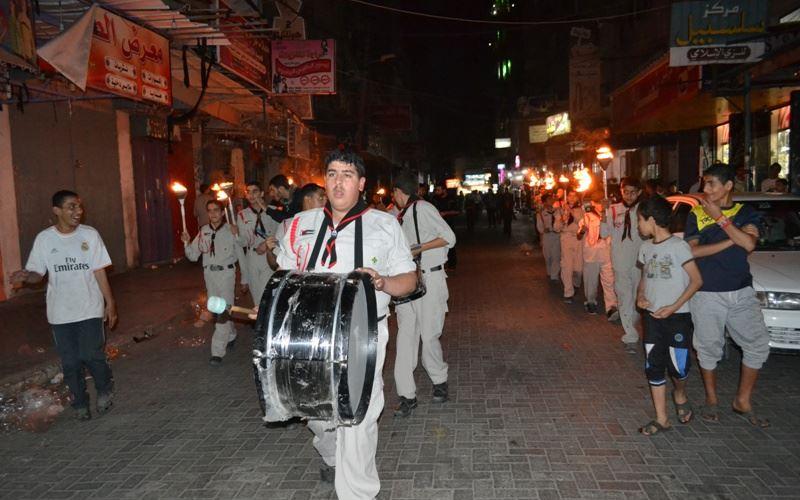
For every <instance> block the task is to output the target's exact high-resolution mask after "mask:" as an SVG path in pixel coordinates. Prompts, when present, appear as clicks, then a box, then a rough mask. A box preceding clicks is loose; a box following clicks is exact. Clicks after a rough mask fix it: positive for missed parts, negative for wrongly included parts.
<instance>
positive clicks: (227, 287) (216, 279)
mask: <svg viewBox="0 0 800 500" xmlns="http://www.w3.org/2000/svg"><path fill="white" fill-rule="evenodd" d="M206 209H207V212H208V224H206V225H205V226H203V227H201V228H200V231H199V232H198V233H197V236H195V238H194V240H192V239H191V237H190V236H189V233H187V232H185V231H184V232H183V234H182V235H181V240H182V241H183V250H184V253H185V254H186V258H187V259H189V260H191V261H192V262H196V261H197V259H199V258H200V256H201V255H202V256H203V278H205V282H206V291H207V293H208V296H209V297H211V296H217V297H222V298H223V299H225V302H227V303H228V304H233V298H234V297H233V295H234V289H235V287H236V261H237V253H236V248H237V246H244V245H246V244H247V240H246V239H245V238H244V237H242V236H240V235H239V229H238V228H237V227H236V225H235V224H228V223H226V222H225V219H224V218H223V213H224V211H225V207H224V205H223V204H222V202H220V201H217V200H209V201H208V203H206ZM235 340H236V329H235V328H234V326H233V322H232V321H231V320H230V318H229V317H228V314H227V313H223V314H221V315H220V316H219V317H217V321H216V323H215V325H214V335H213V337H211V359H210V360H209V364H211V366H218V365H220V364H222V358H223V357H224V356H225V352H226V351H227V349H228V348H230V347H233V343H234V341H235Z"/></svg>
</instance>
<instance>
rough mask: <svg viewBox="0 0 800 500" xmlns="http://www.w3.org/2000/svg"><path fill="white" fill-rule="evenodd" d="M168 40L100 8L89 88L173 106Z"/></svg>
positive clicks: (92, 51) (90, 64) (95, 26)
mask: <svg viewBox="0 0 800 500" xmlns="http://www.w3.org/2000/svg"><path fill="white" fill-rule="evenodd" d="M170 77H171V73H170V54H169V40H167V39H166V38H164V37H162V36H161V35H157V34H156V33H154V32H152V31H150V30H147V29H145V28H143V27H141V26H139V25H138V24H134V23H132V22H130V21H128V20H127V19H124V18H122V17H120V16H117V15H116V14H112V13H110V12H107V11H105V10H103V9H97V10H96V11H95V13H94V20H93V23H92V44H91V48H90V50H89V70H88V73H87V75H86V86H87V87H90V88H93V89H96V90H100V91H102V92H109V93H112V94H117V95H121V96H123V97H128V98H131V99H136V100H145V101H151V102H155V103H158V104H164V105H166V106H171V105H172V82H171V79H170Z"/></svg>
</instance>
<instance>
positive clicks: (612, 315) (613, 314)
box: [606, 307, 619, 323]
mask: <svg viewBox="0 0 800 500" xmlns="http://www.w3.org/2000/svg"><path fill="white" fill-rule="evenodd" d="M606 318H608V321H609V322H611V323H619V310H618V309H617V308H616V307H612V308H611V309H609V310H608V312H606Z"/></svg>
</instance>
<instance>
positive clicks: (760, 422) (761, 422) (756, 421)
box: [731, 407, 770, 429]
mask: <svg viewBox="0 0 800 500" xmlns="http://www.w3.org/2000/svg"><path fill="white" fill-rule="evenodd" d="M731 409H732V410H733V413H735V414H737V415H739V417H741V418H742V419H743V420H744V421H745V422H747V423H748V424H750V425H752V426H753V427H757V428H759V429H766V428H767V427H769V426H770V423H769V420H767V419H766V418H761V417H759V416H757V415H756V414H755V412H754V411H753V410H750V411H742V410H737V409H736V408H733V407H732V408H731Z"/></svg>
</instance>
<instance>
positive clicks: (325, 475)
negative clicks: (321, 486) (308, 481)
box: [319, 463, 336, 484]
mask: <svg viewBox="0 0 800 500" xmlns="http://www.w3.org/2000/svg"><path fill="white" fill-rule="evenodd" d="M319 480H320V481H322V482H323V483H330V484H333V483H334V482H335V481H336V467H334V466H332V465H328V464H325V463H324V464H322V466H321V467H320V468H319Z"/></svg>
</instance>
